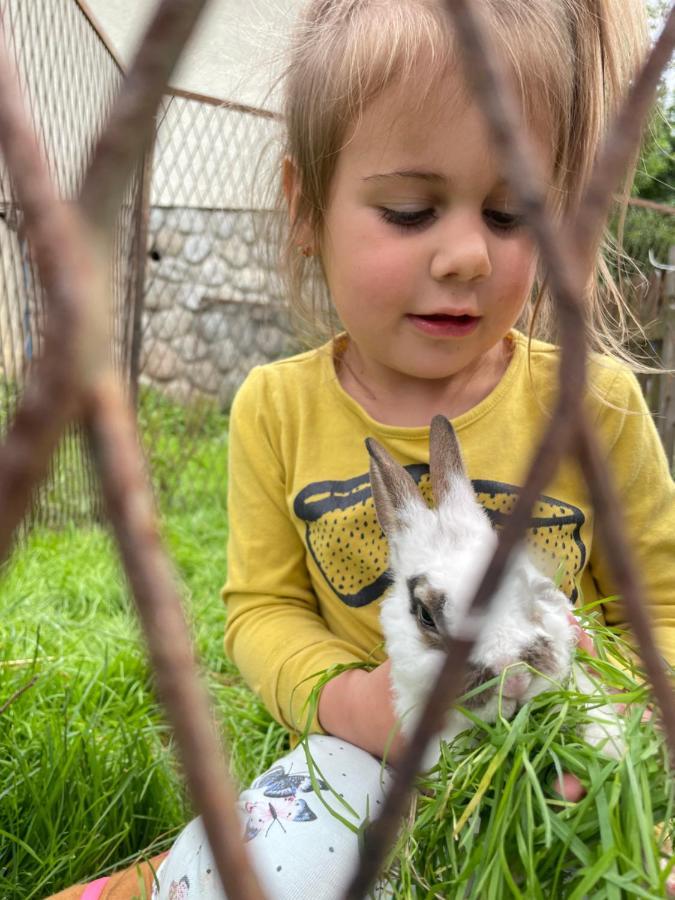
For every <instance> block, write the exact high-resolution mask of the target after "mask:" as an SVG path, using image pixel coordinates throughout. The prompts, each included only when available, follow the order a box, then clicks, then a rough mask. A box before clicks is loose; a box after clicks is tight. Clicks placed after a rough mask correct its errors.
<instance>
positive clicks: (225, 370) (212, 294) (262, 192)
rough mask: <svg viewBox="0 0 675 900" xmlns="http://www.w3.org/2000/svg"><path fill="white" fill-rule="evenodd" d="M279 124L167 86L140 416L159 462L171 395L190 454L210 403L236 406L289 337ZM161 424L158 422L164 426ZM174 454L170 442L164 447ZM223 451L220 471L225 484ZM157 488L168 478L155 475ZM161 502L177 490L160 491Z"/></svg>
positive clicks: (182, 454)
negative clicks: (277, 201) (255, 370)
mask: <svg viewBox="0 0 675 900" xmlns="http://www.w3.org/2000/svg"><path fill="white" fill-rule="evenodd" d="M279 127H280V125H279V121H278V119H277V117H276V116H274V115H272V114H270V113H269V112H266V111H264V110H258V109H253V108H250V107H244V106H241V105H238V104H232V103H224V102H222V101H217V100H214V99H212V98H207V97H199V96H195V95H181V94H179V93H173V94H169V95H167V96H165V97H164V99H163V101H162V103H161V106H160V111H159V115H158V126H157V132H156V139H155V145H154V153H153V167H152V179H151V190H150V208H149V217H148V235H147V260H146V279H145V298H144V310H143V330H142V352H141V367H140V373H141V378H140V380H141V392H140V398H141V415H142V416H145V418H144V423H145V436H146V446H147V448H148V453H149V456H150V462H151V470H152V471H154V472H157V471H158V467H163V466H164V465H166V463H167V460H166V458H164V459H162V460H161V461H160V460H158V459H157V458H156V456H157V455H156V453H155V448H157V447H158V446H159V442H158V438H159V435H158V434H156V433H155V425H154V424H153V422H159V421H160V420H159V419H156V418H154V417H153V416H152V413H151V410H152V408H153V406H154V404H155V403H156V402H158V396H157V395H158V393H161V395H162V398H163V399H167V398H168V399H169V400H172V401H175V402H176V403H177V404H178V405H179V406H180V407H181V408H182V409H183V410H185V412H186V414H187V420H186V424H187V427H185V428H184V429H183V431H182V440H181V442H180V445H179V444H178V443H176V444H175V445H174V451H173V452H174V453H175V454H179V458H177V459H175V460H174V461H173V462H172V463H170V464H172V466H173V467H174V470H175V464H177V463H178V464H180V462H181V461H184V460H185V459H186V457H187V458H189V456H190V454H191V451H192V450H193V449H194V443H195V442H198V441H199V439H200V435H201V434H203V429H205V428H208V427H209V426H208V422H210V421H211V413H212V411H213V409H214V408H217V409H221V410H224V409H228V408H229V405H230V402H231V400H232V397H233V395H234V393H235V391H236V389H237V387H238V386H239V384H241V382H242V381H243V379H244V377H245V376H246V374H247V373H248V372H249V371H250V369H251V368H252V367H253V366H254V365H257V364H259V363H263V362H268V361H270V360H272V359H275V358H278V357H281V356H284V355H287V354H288V352H289V350H290V349H291V348H292V345H293V338H292V333H291V328H290V324H289V321H288V318H287V316H286V313H285V311H284V308H283V290H282V287H281V284H280V281H279V278H278V276H277V275H276V266H275V264H274V259H273V246H274V243H273V240H271V237H270V236H271V233H272V232H271V226H272V225H273V223H274V218H275V215H276V213H275V211H274V197H273V196H272V194H273V187H272V185H273V183H276V180H277V179H276V178H275V177H274V175H275V168H276V158H277V138H278V129H279ZM158 427H162V426H161V425H159V426H158ZM163 448H164V450H163V452H164V453H166V449H167V448H166V444H163ZM225 464H226V457H225V454H223V457H222V467H221V468H219V469H218V470H214V471H213V473H212V479H213V486H214V491H216V492H217V491H218V490H219V488H220V489H222V488H223V486H224V484H225ZM158 484H159V486H160V488H161V487H162V484H161V481H159V482H158ZM161 498H162V501H163V504H164V505H169V504H171V503H172V501H173V498H172V496H171V495H170V494H168V493H167V492H166V491H165V490H164V491H162V492H161Z"/></svg>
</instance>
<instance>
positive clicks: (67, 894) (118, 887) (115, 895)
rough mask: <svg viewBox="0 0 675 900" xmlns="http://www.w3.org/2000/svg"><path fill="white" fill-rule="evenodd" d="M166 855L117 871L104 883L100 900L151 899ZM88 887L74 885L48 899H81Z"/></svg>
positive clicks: (162, 854) (161, 854)
mask: <svg viewBox="0 0 675 900" xmlns="http://www.w3.org/2000/svg"><path fill="white" fill-rule="evenodd" d="M166 855H167V854H166V853H160V855H159V856H154V857H153V858H152V859H149V860H144V861H139V862H137V863H135V864H134V865H133V866H130V867H129V868H128V869H123V870H122V871H121V872H116V873H115V874H114V875H112V876H111V878H110V881H108V882H107V883H106V884H105V885H104V887H103V891H102V892H101V895H100V900H150V896H151V894H152V882H153V878H154V874H155V872H156V871H157V868H158V867H159V864H160V863H161V861H162V860H163V859H164V857H165V856H166ZM86 887H87V885H86V884H76V885H73V887H69V888H66V889H65V891H60V892H59V893H58V894H54V895H52V896H51V897H50V898H48V900H80V898H81V897H82V894H83V893H84V891H85V888H86Z"/></svg>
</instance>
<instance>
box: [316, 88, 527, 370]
mask: <svg viewBox="0 0 675 900" xmlns="http://www.w3.org/2000/svg"><path fill="white" fill-rule="evenodd" d="M321 243H322V247H321V257H322V263H323V267H324V272H325V275H326V279H327V282H328V288H329V291H330V295H331V298H332V301H333V303H334V304H335V308H336V310H337V312H338V314H339V316H340V319H341V320H342V323H343V324H344V326H345V328H346V330H347V332H348V333H349V335H350V337H351V339H352V341H353V343H354V345H355V349H356V351H357V353H358V357H359V360H360V363H361V364H362V372H363V373H364V374H365V373H367V372H370V374H371V375H372V377H373V378H375V379H382V378H385V379H386V377H387V375H390V376H391V375H394V374H395V375H396V377H397V378H398V379H399V381H400V377H401V376H403V377H404V378H412V379H440V378H447V377H449V376H453V375H455V374H457V373H459V372H461V371H462V370H465V369H466V370H467V371H470V370H471V368H472V367H474V366H475V365H476V364H480V363H481V360H482V358H483V357H488V356H489V354H490V353H491V352H493V353H494V351H495V348H497V347H499V350H500V352H502V339H503V338H504V336H505V335H506V333H507V332H508V330H509V329H510V328H511V327H512V326H513V325H514V323H515V322H516V320H517V319H518V317H519V315H520V313H521V311H522V309H523V306H524V304H525V303H526V301H527V298H528V296H529V294H530V290H531V288H532V282H533V278H534V273H535V267H536V257H535V251H534V247H533V242H532V240H531V238H530V236H529V234H528V232H527V231H526V230H525V229H524V228H523V226H522V224H521V219H520V215H519V210H518V208H517V206H516V205H515V203H514V200H513V198H512V197H511V195H510V192H509V189H508V188H507V186H506V184H505V182H504V180H503V177H502V171H501V169H500V167H499V161H498V159H497V158H496V157H495V154H494V152H493V150H492V149H491V146H490V142H489V140H488V135H487V128H486V125H485V123H484V122H483V119H482V115H481V113H480V112H479V110H478V109H477V108H476V106H475V105H474V104H472V103H471V102H467V101H466V100H465V99H464V98H463V97H461V96H458V94H457V91H456V90H455V89H453V80H452V79H447V87H445V85H443V86H439V87H438V88H436V89H434V90H431V91H429V93H428V95H427V97H426V99H425V100H423V101H420V100H419V99H418V98H417V97H416V96H415V93H414V84H408V85H404V86H402V87H399V86H396V87H393V88H390V89H388V90H387V91H385V92H384V93H383V94H381V95H380V96H379V97H378V98H377V99H375V100H374V101H373V102H372V103H371V104H370V105H368V106H367V107H366V109H365V111H364V113H363V116H362V118H361V120H360V121H359V123H358V124H357V126H356V128H355V129H354V131H353V133H352V135H351V136H350V138H349V139H348V141H347V143H346V146H345V147H344V149H343V150H342V151H341V152H340V156H339V159H338V162H337V167H336V170H335V174H334V177H333V180H332V183H331V188H330V192H329V199H328V205H327V210H326V214H325V218H324V231H323V235H322V242H321Z"/></svg>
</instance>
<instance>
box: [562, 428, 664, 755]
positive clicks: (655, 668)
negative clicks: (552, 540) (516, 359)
mask: <svg viewBox="0 0 675 900" xmlns="http://www.w3.org/2000/svg"><path fill="white" fill-rule="evenodd" d="M577 435H578V444H577V455H578V458H579V461H580V463H581V468H582V471H583V473H584V477H585V479H586V484H587V485H588V490H589V494H590V497H591V502H592V503H593V508H594V511H595V517H596V529H597V531H598V535H599V537H600V540H601V542H602V543H603V544H604V547H605V552H606V553H607V562H608V565H609V567H610V570H611V572H612V576H613V578H614V581H615V582H616V584H618V585H621V599H622V601H623V604H624V607H625V609H626V613H627V616H628V621H629V622H630V627H631V630H632V633H633V635H634V637H635V638H636V639H637V643H638V647H639V650H640V658H641V659H642V662H643V664H644V667H645V670H646V673H647V676H648V678H649V680H650V681H651V683H652V687H653V689H654V695H655V697H656V699H657V702H658V705H659V709H660V711H661V718H662V723H663V726H664V731H665V735H666V738H667V741H668V746H669V750H670V758H671V766H672V768H673V770H674V771H675V743H674V742H673V741H674V736H675V702H673V686H672V684H671V680H670V678H669V676H668V673H667V671H666V668H665V665H664V661H663V658H662V657H661V654H660V653H659V651H658V649H657V647H656V644H655V642H654V635H653V632H652V628H651V624H650V620H649V615H648V613H647V609H646V607H645V604H644V602H643V597H644V590H643V588H642V584H641V578H640V574H639V572H638V568H637V566H636V565H635V562H634V560H633V552H632V550H631V548H630V545H629V543H628V541H627V540H626V536H625V533H624V529H623V527H622V521H623V515H622V511H621V503H620V502H619V497H618V495H617V493H616V489H615V488H614V484H613V483H612V479H611V477H610V474H609V472H608V471H607V466H606V465H605V462H604V460H603V458H602V454H601V453H600V448H599V447H598V442H597V439H596V437H595V435H594V433H593V431H592V429H591V426H590V424H589V422H588V417H587V416H586V415H583V414H582V415H580V417H579V422H578V427H577Z"/></svg>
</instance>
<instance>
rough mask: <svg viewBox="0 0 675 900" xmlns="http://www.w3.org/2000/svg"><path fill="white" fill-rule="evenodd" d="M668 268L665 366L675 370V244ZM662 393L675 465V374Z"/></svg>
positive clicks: (666, 378)
mask: <svg viewBox="0 0 675 900" xmlns="http://www.w3.org/2000/svg"><path fill="white" fill-rule="evenodd" d="M668 266H669V267H668V270H667V271H666V272H665V273H664V280H663V306H662V310H663V313H662V315H663V367H664V369H666V370H670V371H672V370H675V244H674V245H673V246H671V248H670V250H669V252H668ZM663 379H664V385H663V391H662V393H661V409H660V410H659V412H660V418H661V423H660V424H661V428H660V431H661V435H662V437H663V445H664V447H665V450H666V455H667V457H668V462H669V464H670V466H671V467H672V465H673V451H674V450H675V376H673V375H672V374H668V375H664V376H663Z"/></svg>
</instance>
